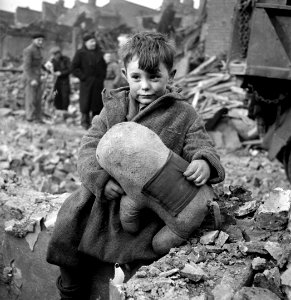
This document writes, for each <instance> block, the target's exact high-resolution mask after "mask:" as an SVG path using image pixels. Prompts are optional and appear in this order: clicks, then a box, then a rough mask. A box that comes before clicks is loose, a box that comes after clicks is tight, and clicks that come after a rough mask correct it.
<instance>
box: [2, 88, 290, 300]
mask: <svg viewBox="0 0 291 300" xmlns="http://www.w3.org/2000/svg"><path fill="white" fill-rule="evenodd" d="M15 90H16V91H15ZM13 91H14V92H13ZM20 94H21V93H18V92H17V87H14V89H13V90H12V93H11V94H9V95H8V96H7V95H6V94H5V95H4V96H3V95H2V96H3V98H5V99H8V98H9V97H10V99H12V98H13V97H15V98H13V99H14V100H15V99H16V100H15V101H16V102H15V101H14V102H13V103H14V104H13V106H10V105H8V104H9V103H8V102H7V103H8V104H7V103H5V105H4V107H2V108H0V138H1V144H0V171H1V176H0V239H1V241H2V239H3V235H4V221H7V220H10V218H11V217H14V218H16V219H17V218H18V219H21V216H20V215H18V212H19V211H21V207H19V210H18V209H16V210H14V211H13V214H14V216H11V211H10V213H7V206H6V203H7V201H8V200H9V199H10V198H9V197H11V196H13V197H18V198H19V199H22V201H26V200H25V197H23V194H22V192H19V191H18V189H16V188H15V187H16V186H23V187H25V188H29V189H31V190H34V191H36V192H39V193H48V194H55V195H57V194H61V193H65V192H69V193H70V192H72V191H74V190H76V189H77V188H78V186H79V185H80V181H79V177H78V174H77V170H76V161H77V153H78V148H79V145H80V140H81V137H82V135H83V134H84V130H82V129H81V127H80V125H79V115H78V107H77V105H76V102H75V105H72V107H71V108H70V109H69V112H68V113H66V114H62V113H61V112H58V111H54V114H53V117H52V118H48V119H47V123H46V124H33V123H32V124H31V123H28V122H26V121H25V120H24V114H23V110H21V105H18V104H17V103H18V102H17V101H19V102H20V103H21V101H23V99H21V97H19V95H20ZM11 95H12V96H11ZM7 97H8V98H7ZM11 97H12V98H11ZM0 98H1V95H0ZM0 100H1V99H0ZM15 103H16V104H15ZM73 104H74V102H73ZM219 152H220V155H221V160H222V163H223V165H224V167H225V169H226V179H225V181H224V182H223V183H221V184H219V185H216V186H215V191H216V194H217V202H218V204H219V206H220V209H221V214H222V227H221V228H219V229H218V230H217V229H216V228H214V222H213V216H212V215H209V217H208V218H207V219H206V220H205V222H204V223H203V226H202V227H201V230H199V231H198V232H195V234H194V235H193V236H192V237H191V239H189V241H188V242H187V243H185V244H184V245H182V246H181V247H179V248H175V249H172V250H171V252H170V253H169V254H168V255H166V256H164V257H163V258H161V259H160V260H158V261H157V262H154V263H153V264H151V265H149V266H144V267H142V268H141V269H140V270H139V271H138V272H137V274H136V275H135V276H134V277H133V278H132V279H131V280H130V281H129V282H128V283H127V284H126V285H124V286H122V287H119V289H121V290H122V293H123V296H120V298H122V297H123V298H125V299H138V300H140V299H177V300H178V299H179V300H180V299H181V300H183V299H192V300H211V299H217V300H223V299H234V300H239V299H254V300H257V299H258V300H259V299H265V300H269V299H291V292H290V288H291V271H290V269H289V268H288V266H289V264H290V263H289V256H290V253H291V248H290V240H291V237H290V233H289V231H288V221H289V209H290V201H289V200H290V194H288V192H283V191H275V192H274V191H273V190H274V189H275V188H277V187H280V188H282V189H283V190H285V191H287V190H288V189H290V183H289V182H288V181H287V179H286V176H285V173H284V169H283V167H282V165H281V164H280V163H279V162H278V161H272V162H271V161H269V160H268V158H267V153H266V152H264V151H262V150H260V149H252V148H240V149H237V150H232V151H230V150H229V149H220V150H219ZM43 197H44V198H42V197H40V198H39V197H38V196H37V197H36V199H38V200H33V203H34V204H35V205H37V204H45V205H46V207H48V206H47V204H48V202H49V201H50V199H54V198H53V197H51V196H43ZM280 199H281V200H280ZM286 199H287V200H286ZM52 201H53V200H52ZM272 201H273V202H272ZM266 203H268V205H267V204H266ZM270 203H271V204H270ZM272 203H273V204H274V205H272ZM264 205H265V206H264ZM288 205H289V206H288ZM6 224H7V223H6ZM3 267H4V266H3V265H2V262H1V251H0V273H1V276H0V298H1V296H2V294H1V286H2V287H3V286H6V285H7V282H5V280H3V278H2V277H3V274H2V269H3ZM4 279H5V278H4ZM3 282H4V283H3ZM3 295H4V294H3ZM48 299H49V298H48Z"/></svg>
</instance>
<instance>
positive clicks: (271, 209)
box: [255, 188, 291, 231]
mask: <svg viewBox="0 0 291 300" xmlns="http://www.w3.org/2000/svg"><path fill="white" fill-rule="evenodd" d="M290 204H291V190H283V189H281V188H276V189H274V190H273V191H272V192H271V193H270V194H269V195H268V196H266V197H265V199H264V202H263V203H262V204H261V205H260V206H259V208H258V210H257V214H256V217H255V220H256V226H257V227H258V228H260V229H266V230H270V231H277V230H284V229H285V228H286V227H287V223H288V221H289V211H290Z"/></svg>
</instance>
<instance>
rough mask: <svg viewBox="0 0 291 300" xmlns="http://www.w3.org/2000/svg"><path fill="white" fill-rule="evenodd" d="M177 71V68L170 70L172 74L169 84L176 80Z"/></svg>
mask: <svg viewBox="0 0 291 300" xmlns="http://www.w3.org/2000/svg"><path fill="white" fill-rule="evenodd" d="M176 72H177V70H176V69H174V70H172V71H171V72H170V75H169V84H172V83H173V82H174V77H175V75H176Z"/></svg>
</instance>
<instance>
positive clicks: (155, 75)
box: [150, 74, 161, 80]
mask: <svg viewBox="0 0 291 300" xmlns="http://www.w3.org/2000/svg"><path fill="white" fill-rule="evenodd" d="M160 77H161V76H160V75H159V74H153V75H151V76H150V79H152V80H155V79H159V78H160Z"/></svg>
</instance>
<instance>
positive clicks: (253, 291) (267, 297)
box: [232, 287, 280, 300]
mask: <svg viewBox="0 0 291 300" xmlns="http://www.w3.org/2000/svg"><path fill="white" fill-rule="evenodd" d="M245 299H249V300H262V299H264V300H280V298H279V297H278V296H277V295H275V294H274V293H272V292H271V291H270V290H268V289H264V288H258V287H243V288H242V289H241V290H239V291H238V292H236V293H235V295H234V297H233V299H232V300H245Z"/></svg>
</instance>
